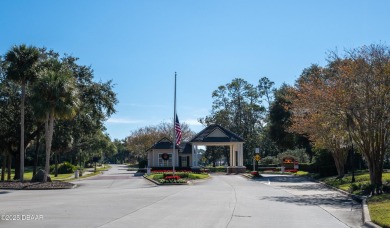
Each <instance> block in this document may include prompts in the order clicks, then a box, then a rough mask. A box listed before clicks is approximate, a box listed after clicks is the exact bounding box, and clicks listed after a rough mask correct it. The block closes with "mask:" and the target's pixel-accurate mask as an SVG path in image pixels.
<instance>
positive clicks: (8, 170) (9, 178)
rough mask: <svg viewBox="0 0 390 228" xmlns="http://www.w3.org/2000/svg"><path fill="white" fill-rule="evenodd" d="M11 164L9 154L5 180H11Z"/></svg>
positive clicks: (9, 155)
mask: <svg viewBox="0 0 390 228" xmlns="http://www.w3.org/2000/svg"><path fill="white" fill-rule="evenodd" d="M11 164H12V157H11V154H10V153H8V164H7V165H8V168H7V172H8V173H7V180H11Z"/></svg>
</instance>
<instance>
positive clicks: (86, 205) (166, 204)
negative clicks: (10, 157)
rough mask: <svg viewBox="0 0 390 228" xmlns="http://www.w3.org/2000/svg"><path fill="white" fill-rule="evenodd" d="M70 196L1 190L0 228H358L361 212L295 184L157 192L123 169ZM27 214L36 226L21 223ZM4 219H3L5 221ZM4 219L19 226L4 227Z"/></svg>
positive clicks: (267, 181)
mask: <svg viewBox="0 0 390 228" xmlns="http://www.w3.org/2000/svg"><path fill="white" fill-rule="evenodd" d="M75 183H77V184H78V185H79V187H78V188H76V189H71V190H49V191H41V190H35V191H8V190H0V205H1V208H0V216H5V217H3V218H0V227H142V228H144V227H158V228H164V227H169V228H172V227H186V228H191V227H230V228H233V227H240V228H242V227H288V228H290V227H291V228H293V227H299V228H302V227H332V228H333V227H360V224H361V209H360V205H359V204H357V203H354V202H353V201H351V200H350V199H348V198H347V197H345V196H344V195H342V194H340V193H338V192H335V191H331V190H328V189H326V188H324V187H323V186H322V185H320V184H318V183H313V182H309V181H306V180H304V179H302V178H297V177H287V176H267V177H265V178H263V179H262V180H260V181H252V180H248V179H246V178H244V177H242V176H240V175H229V176H227V175H213V176H212V177H211V178H210V179H209V180H207V181H199V182H197V183H196V184H194V185H186V186H156V185H154V184H152V183H150V182H149V181H147V180H145V179H143V178H142V177H139V176H134V172H128V171H126V167H125V166H120V165H116V166H113V168H112V169H111V170H110V171H108V172H106V173H105V174H104V175H102V176H99V177H94V178H90V179H87V180H82V181H76V182H75ZM27 215H32V216H36V217H34V218H39V219H38V220H31V219H30V220H27V219H26V218H27ZM7 216H8V217H7ZM9 216H19V218H23V216H24V218H25V219H24V220H23V221H21V220H16V221H6V220H4V219H5V218H9Z"/></svg>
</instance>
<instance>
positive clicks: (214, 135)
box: [189, 124, 246, 173]
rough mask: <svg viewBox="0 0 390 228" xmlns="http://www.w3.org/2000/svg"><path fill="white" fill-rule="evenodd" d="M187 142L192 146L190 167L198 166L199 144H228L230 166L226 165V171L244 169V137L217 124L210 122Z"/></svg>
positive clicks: (238, 171)
mask: <svg viewBox="0 0 390 228" xmlns="http://www.w3.org/2000/svg"><path fill="white" fill-rule="evenodd" d="M189 143H191V147H192V160H191V161H192V167H198V162H199V157H198V154H199V153H198V147H199V146H229V151H230V154H229V155H230V156H229V164H230V166H228V167H227V171H226V172H227V173H242V172H245V170H246V167H245V166H244V165H243V163H244V156H243V145H244V139H243V138H241V137H240V136H238V135H237V134H235V133H233V132H231V131H230V130H228V129H226V128H224V127H222V126H220V125H218V124H211V125H210V126H208V127H206V128H205V129H203V130H202V131H201V132H199V133H198V134H197V135H195V136H194V137H193V138H192V140H190V142H189Z"/></svg>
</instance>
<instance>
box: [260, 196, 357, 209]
mask: <svg viewBox="0 0 390 228" xmlns="http://www.w3.org/2000/svg"><path fill="white" fill-rule="evenodd" d="M259 200H269V201H275V202H281V203H291V204H294V205H299V206H307V205H312V206H331V207H333V208H351V207H354V208H359V207H360V205H359V204H357V203H355V202H354V201H353V200H351V199H349V198H347V197H345V196H342V195H339V194H325V195H320V194H317V195H301V196H264V197H261V198H259Z"/></svg>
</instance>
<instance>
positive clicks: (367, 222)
mask: <svg viewBox="0 0 390 228" xmlns="http://www.w3.org/2000/svg"><path fill="white" fill-rule="evenodd" d="M309 179H310V180H312V181H315V182H318V183H321V184H323V185H325V186H327V187H329V188H331V189H333V190H336V191H338V192H340V193H343V194H344V195H347V196H349V197H350V198H351V199H353V200H355V201H356V202H359V203H361V205H362V222H363V226H365V227H370V228H382V227H381V226H379V225H377V224H375V223H373V222H372V221H371V216H370V211H369V210H368V205H367V198H366V197H361V196H357V195H354V194H351V193H349V192H346V191H344V190H341V189H339V188H336V187H333V186H331V185H328V184H326V183H325V182H322V181H318V180H315V179H313V178H309Z"/></svg>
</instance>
